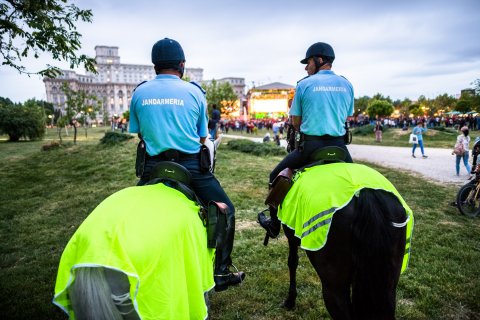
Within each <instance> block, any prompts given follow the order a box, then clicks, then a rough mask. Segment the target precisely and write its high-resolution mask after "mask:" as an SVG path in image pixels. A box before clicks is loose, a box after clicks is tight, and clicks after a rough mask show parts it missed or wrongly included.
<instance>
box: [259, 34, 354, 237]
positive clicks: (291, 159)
mask: <svg viewBox="0 0 480 320" xmlns="http://www.w3.org/2000/svg"><path fill="white" fill-rule="evenodd" d="M334 59H335V53H334V51H333V48H332V47H331V46H330V45H329V44H327V43H324V42H317V43H314V44H313V45H311V46H310V47H309V48H308V50H307V53H306V55H305V58H304V59H303V60H301V61H300V63H302V64H306V66H305V70H306V71H307V73H308V76H307V77H305V78H303V79H302V80H300V81H299V82H298V83H297V88H296V90H295V96H294V98H293V102H292V106H291V109H290V112H289V114H290V118H291V119H290V121H291V122H292V124H293V126H294V128H295V130H296V131H297V132H298V133H299V134H297V136H298V137H299V139H297V141H296V144H297V146H296V149H295V150H293V151H292V152H291V153H289V154H288V155H287V156H286V157H285V158H284V159H283V160H282V161H281V162H280V163H279V164H278V165H277V166H276V167H275V169H273V171H272V172H271V173H270V185H271V183H272V182H273V180H274V179H275V177H277V175H278V174H279V173H280V172H281V171H282V170H283V169H285V168H290V169H292V170H293V169H298V168H301V167H303V166H305V165H307V164H308V163H309V162H311V159H310V157H311V155H312V154H313V152H315V151H316V150H318V149H320V148H322V147H326V146H338V147H340V148H342V149H344V150H345V151H346V158H345V161H346V162H353V161H352V157H351V156H350V154H349V152H348V150H347V147H346V146H345V141H344V136H345V134H346V131H345V122H346V120H347V117H348V116H350V115H352V114H353V110H354V96H353V87H352V84H351V83H350V82H349V81H348V80H347V79H345V78H344V77H341V76H338V75H336V74H335V73H334V72H333V71H332V70H331V68H332V63H333V60H334ZM270 216H271V218H268V217H266V216H265V215H264V214H263V213H260V214H259V215H258V222H259V223H260V225H261V226H262V227H263V228H265V229H266V230H267V235H268V236H270V237H272V238H275V237H277V236H278V234H279V232H280V221H279V220H278V218H277V212H276V209H275V208H273V207H270Z"/></svg>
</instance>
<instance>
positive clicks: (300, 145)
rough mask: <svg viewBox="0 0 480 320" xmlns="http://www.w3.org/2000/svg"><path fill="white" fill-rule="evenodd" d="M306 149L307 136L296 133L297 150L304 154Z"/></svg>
mask: <svg viewBox="0 0 480 320" xmlns="http://www.w3.org/2000/svg"><path fill="white" fill-rule="evenodd" d="M304 148H305V135H304V134H303V133H302V132H300V131H297V132H295V150H297V151H298V152H303V149H304Z"/></svg>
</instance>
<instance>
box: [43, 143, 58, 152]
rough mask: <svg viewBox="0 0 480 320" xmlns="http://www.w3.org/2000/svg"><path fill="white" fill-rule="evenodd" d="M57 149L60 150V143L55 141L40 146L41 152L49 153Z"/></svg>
mask: <svg viewBox="0 0 480 320" xmlns="http://www.w3.org/2000/svg"><path fill="white" fill-rule="evenodd" d="M58 148H60V143H59V142H57V141H52V142H50V143H47V144H44V145H43V146H42V151H50V150H54V149H58Z"/></svg>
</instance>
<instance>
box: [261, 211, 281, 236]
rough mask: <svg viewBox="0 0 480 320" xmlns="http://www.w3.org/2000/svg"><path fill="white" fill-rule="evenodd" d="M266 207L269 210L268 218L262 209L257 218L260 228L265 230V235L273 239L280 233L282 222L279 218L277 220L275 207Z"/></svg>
mask: <svg viewBox="0 0 480 320" xmlns="http://www.w3.org/2000/svg"><path fill="white" fill-rule="evenodd" d="M268 209H269V210H270V218H269V217H267V216H266V215H265V213H264V211H262V212H260V213H259V214H258V217H257V219H258V223H259V224H260V225H261V226H262V228H263V229H265V231H267V235H268V236H269V237H270V238H272V239H275V238H276V237H278V235H279V234H280V228H281V226H282V224H281V223H280V220H278V216H277V209H275V208H274V207H272V206H269V207H268Z"/></svg>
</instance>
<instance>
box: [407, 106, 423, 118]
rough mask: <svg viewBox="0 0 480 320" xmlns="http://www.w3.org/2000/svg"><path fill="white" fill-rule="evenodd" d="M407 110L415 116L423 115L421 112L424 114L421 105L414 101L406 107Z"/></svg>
mask: <svg viewBox="0 0 480 320" xmlns="http://www.w3.org/2000/svg"><path fill="white" fill-rule="evenodd" d="M408 111H409V112H410V113H411V114H413V115H414V116H416V117H418V116H423V114H424V112H423V109H422V106H421V105H419V104H416V103H414V104H411V105H410V106H409V107H408Z"/></svg>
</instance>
